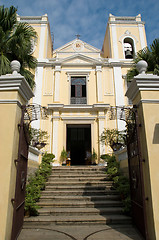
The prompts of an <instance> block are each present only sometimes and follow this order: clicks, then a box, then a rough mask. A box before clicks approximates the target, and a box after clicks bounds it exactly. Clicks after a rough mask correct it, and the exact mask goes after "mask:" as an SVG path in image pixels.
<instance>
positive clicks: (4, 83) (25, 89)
mask: <svg viewBox="0 0 159 240" xmlns="http://www.w3.org/2000/svg"><path fill="white" fill-rule="evenodd" d="M0 91H18V92H19V94H20V95H21V96H22V97H23V99H24V100H25V101H26V102H28V101H29V100H30V99H31V98H32V97H33V96H34V94H33V92H32V90H31V88H30V86H29V84H28V83H27V81H26V80H25V78H24V77H23V76H22V75H21V74H19V73H17V74H6V75H2V76H0Z"/></svg>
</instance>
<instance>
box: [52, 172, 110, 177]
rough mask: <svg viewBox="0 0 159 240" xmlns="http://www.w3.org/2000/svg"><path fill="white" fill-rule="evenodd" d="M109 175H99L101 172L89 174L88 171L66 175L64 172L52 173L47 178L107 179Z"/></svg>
mask: <svg viewBox="0 0 159 240" xmlns="http://www.w3.org/2000/svg"><path fill="white" fill-rule="evenodd" d="M108 176H109V175H108V174H106V173H101V172H98V173H97V172H91V171H89V172H87V173H86V172H77V173H72V172H68V173H66V172H64V173H63V172H59V173H57V172H54V173H52V174H51V175H50V176H49V178H53V177H58V178H65V177H68V178H69V177H71V178H72V177H86V178H87V177H108Z"/></svg>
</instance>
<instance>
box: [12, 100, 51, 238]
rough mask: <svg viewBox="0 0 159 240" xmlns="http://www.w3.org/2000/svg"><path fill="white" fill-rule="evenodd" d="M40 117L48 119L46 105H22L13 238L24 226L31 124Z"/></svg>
mask: <svg viewBox="0 0 159 240" xmlns="http://www.w3.org/2000/svg"><path fill="white" fill-rule="evenodd" d="M38 119H47V109H46V108H45V107H42V106H40V105H38V104H30V105H27V106H22V116H21V122H20V124H18V127H19V148H18V159H16V160H15V164H16V168H17V172H16V186H15V198H14V199H11V201H12V203H13V206H14V211H13V223H12V234H11V240H16V239H17V237H18V235H19V234H20V231H21V229H22V226H23V219H24V205H25V185H26V178H27V162H28V149H29V125H30V123H31V122H32V121H34V120H38Z"/></svg>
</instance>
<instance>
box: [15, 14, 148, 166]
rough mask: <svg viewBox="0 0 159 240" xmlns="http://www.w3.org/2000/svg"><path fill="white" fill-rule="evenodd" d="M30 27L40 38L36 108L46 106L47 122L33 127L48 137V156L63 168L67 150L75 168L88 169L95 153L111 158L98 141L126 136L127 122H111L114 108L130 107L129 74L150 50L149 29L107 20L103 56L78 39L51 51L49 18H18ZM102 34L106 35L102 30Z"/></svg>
mask: <svg viewBox="0 0 159 240" xmlns="http://www.w3.org/2000/svg"><path fill="white" fill-rule="evenodd" d="M18 21H21V22H23V21H24V22H28V23H29V24H30V25H32V26H33V27H34V28H35V30H36V32H37V34H38V40H37V42H36V43H34V46H33V55H34V56H35V57H36V58H37V59H38V65H37V69H36V72H35V83H36V87H35V90H34V95H35V96H34V97H33V99H32V103H36V104H40V105H42V106H46V107H47V108H48V110H49V115H48V119H47V120H37V121H35V122H33V124H32V126H33V127H35V128H41V129H42V130H45V131H47V132H48V134H49V140H48V145H47V146H46V147H45V150H46V151H48V152H52V153H54V154H55V162H54V164H55V165H59V164H60V155H61V151H62V150H63V148H64V149H66V151H67V152H68V156H69V157H70V158H71V165H85V164H88V161H87V160H88V157H89V156H90V154H91V153H93V151H95V152H96V153H97V155H98V159H97V163H99V160H100V155H101V154H104V153H110V152H111V149H110V148H109V147H108V146H103V145H102V144H101V143H100V142H99V138H100V135H101V133H102V132H103V130H104V128H117V129H118V130H123V129H124V127H125V123H124V121H121V120H119V119H115V120H111V121H110V120H109V109H110V107H111V106H128V105H129V104H130V102H129V99H128V98H127V97H126V96H125V92H126V90H127V81H126V73H127V70H128V69H129V68H130V67H131V66H132V59H133V57H134V56H135V54H136V53H137V52H138V51H139V50H140V49H143V48H144V47H146V45H147V42H146V34H145V24H144V22H143V21H142V20H141V15H140V14H139V15H137V16H135V17H116V16H113V15H112V14H110V15H109V19H108V23H107V27H106V33H105V38H104V41H103V46H101V48H102V50H100V49H97V48H95V47H93V46H91V45H90V44H89V43H86V42H84V41H82V40H81V39H79V36H78V35H77V38H76V39H74V40H72V41H71V42H69V43H66V44H65V45H64V46H61V47H60V48H58V49H55V50H53V44H52V40H51V33H50V27H49V22H48V16H47V15H43V16H36V17H28V16H25V17H23V16H18ZM103 31H104V29H103Z"/></svg>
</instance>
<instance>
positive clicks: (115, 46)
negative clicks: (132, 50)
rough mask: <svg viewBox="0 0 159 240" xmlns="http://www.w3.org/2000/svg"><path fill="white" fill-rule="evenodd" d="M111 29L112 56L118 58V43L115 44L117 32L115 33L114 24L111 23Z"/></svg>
mask: <svg viewBox="0 0 159 240" xmlns="http://www.w3.org/2000/svg"><path fill="white" fill-rule="evenodd" d="M111 29H112V42H113V58H115V59H118V58H119V55H118V44H117V34H116V24H111Z"/></svg>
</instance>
